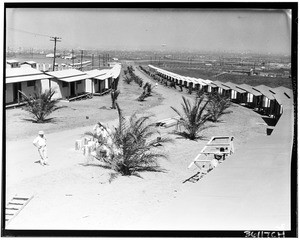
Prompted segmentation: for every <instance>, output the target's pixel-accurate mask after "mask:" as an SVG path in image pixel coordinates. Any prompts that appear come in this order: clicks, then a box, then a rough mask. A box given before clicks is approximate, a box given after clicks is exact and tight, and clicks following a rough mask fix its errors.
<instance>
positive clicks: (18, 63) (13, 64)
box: [6, 60, 20, 68]
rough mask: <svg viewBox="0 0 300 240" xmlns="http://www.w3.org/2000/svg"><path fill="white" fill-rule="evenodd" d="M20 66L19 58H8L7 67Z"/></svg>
mask: <svg viewBox="0 0 300 240" xmlns="http://www.w3.org/2000/svg"><path fill="white" fill-rule="evenodd" d="M18 67H20V62H19V61H17V60H7V61H6V68H18Z"/></svg>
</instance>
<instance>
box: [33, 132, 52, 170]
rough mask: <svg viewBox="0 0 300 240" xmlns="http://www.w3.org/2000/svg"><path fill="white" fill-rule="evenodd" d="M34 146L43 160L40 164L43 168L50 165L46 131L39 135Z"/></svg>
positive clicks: (34, 141)
mask: <svg viewBox="0 0 300 240" xmlns="http://www.w3.org/2000/svg"><path fill="white" fill-rule="evenodd" d="M33 145H34V146H36V147H37V149H38V152H39V154H40V157H41V160H40V163H41V165H42V166H44V165H49V164H48V156H47V144H46V137H45V134H44V131H39V135H38V136H37V137H36V138H35V139H34V140H33Z"/></svg>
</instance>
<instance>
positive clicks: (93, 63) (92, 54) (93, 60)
mask: <svg viewBox="0 0 300 240" xmlns="http://www.w3.org/2000/svg"><path fill="white" fill-rule="evenodd" d="M92 69H94V54H92Z"/></svg>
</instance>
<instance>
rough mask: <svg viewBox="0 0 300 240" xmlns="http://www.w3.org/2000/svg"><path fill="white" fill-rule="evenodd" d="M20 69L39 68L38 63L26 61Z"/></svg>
mask: <svg viewBox="0 0 300 240" xmlns="http://www.w3.org/2000/svg"><path fill="white" fill-rule="evenodd" d="M20 67H21V68H23V67H31V68H37V63H36V62H34V61H25V62H22V63H21V64H20Z"/></svg>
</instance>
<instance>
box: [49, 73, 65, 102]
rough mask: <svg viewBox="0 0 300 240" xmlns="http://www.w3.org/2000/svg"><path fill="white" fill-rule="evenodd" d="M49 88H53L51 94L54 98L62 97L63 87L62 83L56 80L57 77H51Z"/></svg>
mask: <svg viewBox="0 0 300 240" xmlns="http://www.w3.org/2000/svg"><path fill="white" fill-rule="evenodd" d="M48 86H49V85H48ZM51 88H52V89H53V90H55V93H54V95H53V98H54V99H58V98H62V96H63V90H62V89H63V88H62V83H61V82H60V81H58V80H57V79H54V78H52V79H51ZM48 89H49V88H48Z"/></svg>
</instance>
